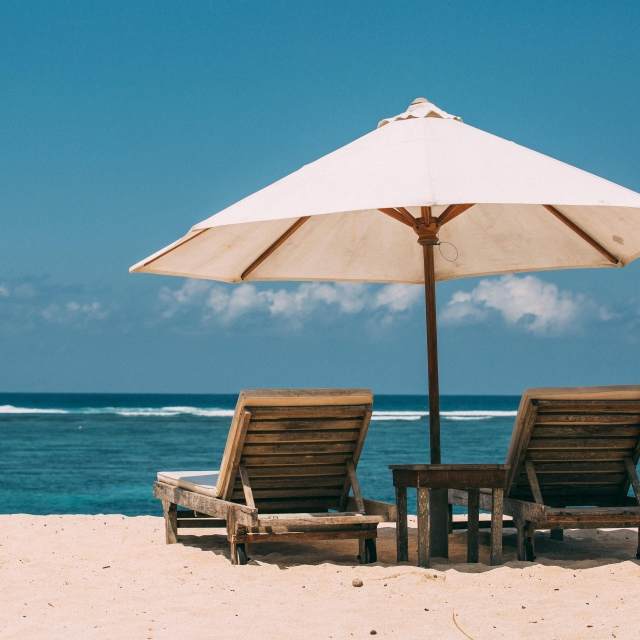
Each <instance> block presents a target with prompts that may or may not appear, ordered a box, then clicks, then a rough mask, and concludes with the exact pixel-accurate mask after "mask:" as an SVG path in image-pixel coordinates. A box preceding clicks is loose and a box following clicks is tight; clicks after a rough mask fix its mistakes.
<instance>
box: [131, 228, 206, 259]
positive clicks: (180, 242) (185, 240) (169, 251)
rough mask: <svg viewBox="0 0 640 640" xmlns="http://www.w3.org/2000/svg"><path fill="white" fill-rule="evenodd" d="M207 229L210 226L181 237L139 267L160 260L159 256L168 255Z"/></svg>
mask: <svg viewBox="0 0 640 640" xmlns="http://www.w3.org/2000/svg"><path fill="white" fill-rule="evenodd" d="M209 229H210V227H207V228H206V229H198V231H197V232H196V233H194V234H193V235H192V236H191V237H190V238H186V239H185V238H181V241H180V240H179V241H178V242H176V243H175V244H174V245H173V247H171V249H168V250H167V251H165V252H164V253H161V254H160V255H159V256H156V257H155V258H152V259H151V260H149V261H148V262H145V263H144V264H143V265H142V266H141V267H140V268H142V269H143V268H145V267H148V266H149V265H150V264H151V263H153V262H155V261H156V260H160V258H164V257H165V256H166V255H168V254H169V253H171V252H172V251H175V250H176V249H177V248H178V247H182V246H184V245H185V244H187V242H191V240H193V239H194V238H197V237H198V236H199V235H200V234H202V233H204V232H205V231H209Z"/></svg>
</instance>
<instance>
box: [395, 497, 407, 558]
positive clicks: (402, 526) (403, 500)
mask: <svg viewBox="0 0 640 640" xmlns="http://www.w3.org/2000/svg"><path fill="white" fill-rule="evenodd" d="M396 510H397V514H398V515H397V517H398V519H397V521H396V557H397V562H407V561H408V560H409V532H408V531H407V488H406V487H396Z"/></svg>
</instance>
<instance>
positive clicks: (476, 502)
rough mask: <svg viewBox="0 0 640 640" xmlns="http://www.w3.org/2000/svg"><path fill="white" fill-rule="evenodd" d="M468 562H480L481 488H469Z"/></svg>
mask: <svg viewBox="0 0 640 640" xmlns="http://www.w3.org/2000/svg"><path fill="white" fill-rule="evenodd" d="M467 491H468V496H469V498H468V503H467V510H468V516H467V562H478V530H479V529H480V489H467Z"/></svg>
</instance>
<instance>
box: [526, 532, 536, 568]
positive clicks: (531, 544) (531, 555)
mask: <svg viewBox="0 0 640 640" xmlns="http://www.w3.org/2000/svg"><path fill="white" fill-rule="evenodd" d="M535 534H536V529H535V527H534V526H533V522H527V524H526V525H525V538H524V548H525V556H526V557H525V560H528V561H529V562H533V561H534V560H535V559H536V555H535Z"/></svg>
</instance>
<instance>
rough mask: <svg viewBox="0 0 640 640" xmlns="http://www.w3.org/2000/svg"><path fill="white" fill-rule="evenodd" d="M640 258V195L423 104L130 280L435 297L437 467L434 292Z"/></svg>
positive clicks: (215, 222)
mask: <svg viewBox="0 0 640 640" xmlns="http://www.w3.org/2000/svg"><path fill="white" fill-rule="evenodd" d="M440 243H451V244H452V245H454V247H455V250H456V252H457V257H455V253H456V252H453V249H452V248H451V247H447V250H451V252H452V256H447V257H448V258H449V260H452V261H449V260H448V259H445V257H444V256H445V255H446V253H447V252H445V251H444V250H443V251H442V252H441V251H438V250H436V247H437V246H438V245H439V244H440ZM443 254H444V255H443ZM638 255H640V194H638V193H635V192H633V191H630V190H629V189H626V188H624V187H621V186H619V185H616V184H614V183H612V182H609V181H607V180H604V179H602V178H599V177H597V176H595V175H592V174H590V173H587V172H585V171H582V170H580V169H577V168H575V167H572V166H570V165H568V164H565V163H563V162H560V161H558V160H554V159H553V158H550V157H548V156H545V155H543V154H541V153H538V152H536V151H532V150H530V149H527V148H525V147H522V146H520V145H518V144H515V143H514V142H511V141H508V140H504V139H502V138H499V137H497V136H494V135H492V134H490V133H487V132H485V131H482V130H480V129H476V128H474V127H472V126H469V125H468V124H465V123H463V122H462V120H461V119H460V118H459V117H457V116H452V115H450V114H448V113H446V112H445V111H442V110H441V109H439V108H438V107H436V106H435V105H434V104H432V103H431V102H429V101H427V100H425V99H424V98H418V99H417V100H414V102H413V103H412V104H411V106H410V107H409V108H408V110H407V111H405V112H404V113H401V114H400V115H398V116H395V117H393V118H387V119H385V120H382V121H381V122H380V123H379V124H378V127H377V129H375V130H373V131H371V132H370V133H368V134H367V135H365V136H363V137H361V138H358V139H357V140H355V141H354V142H352V143H350V144H348V145H346V146H344V147H342V148H340V149H338V150H336V151H334V152H333V153H330V154H328V155H326V156H324V157H323V158H320V159H319V160H316V161H315V162H312V163H311V164H308V165H306V166H304V167H302V168H301V169H299V170H298V171H296V172H294V173H292V174H290V175H288V176H286V177H285V178H283V179H282V180H279V181H278V182H275V183H274V184H272V185H270V186H268V187H266V188H264V189H262V190H260V191H258V192H256V193H254V194H252V195H250V196H248V197H247V198H244V199H243V200H241V201H239V202H237V203H236V204H234V205H232V206H230V207H228V208H226V209H224V210H222V211H220V212H219V213H217V214H215V215H213V216H212V217H210V218H208V219H206V220H204V221H202V222H200V223H198V224H196V225H195V226H194V227H192V229H191V230H190V231H189V232H188V233H187V234H186V235H185V236H184V237H183V238H181V239H179V240H178V241H176V242H174V243H173V244H171V245H169V246H168V247H165V248H164V249H162V250H160V251H159V252H157V253H155V254H153V255H152V256H149V257H148V258H146V259H145V260H142V261H141V262H139V263H138V264H136V265H134V266H133V267H131V269H130V270H131V271H132V272H146V273H159V274H168V275H177V276H186V277H191V278H207V279H212V280H222V281H225V282H233V283H237V282H249V281H263V280H305V281H340V282H385V283H412V284H424V287H425V298H426V316H427V353H428V371H429V420H430V444H431V462H432V463H439V462H440V409H439V386H438V353H437V334H436V296H435V283H436V282H437V281H442V280H450V279H453V278H463V277H469V276H479V275H489V274H500V273H515V272H522V271H540V270H548V269H572V268H585V267H610V268H611V267H623V266H625V265H626V264H628V263H629V262H631V261H632V260H634V259H635V258H636V257H638ZM454 257H455V259H453V258H454ZM434 551H435V549H434Z"/></svg>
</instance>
